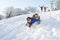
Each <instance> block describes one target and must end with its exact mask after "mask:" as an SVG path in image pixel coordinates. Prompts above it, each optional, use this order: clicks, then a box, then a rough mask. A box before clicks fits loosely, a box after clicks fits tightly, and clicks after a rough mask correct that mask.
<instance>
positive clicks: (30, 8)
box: [25, 6, 38, 13]
mask: <svg viewBox="0 0 60 40" xmlns="http://www.w3.org/2000/svg"><path fill="white" fill-rule="evenodd" d="M25 10H26V11H27V12H31V13H35V12H38V10H37V9H36V8H35V7H31V6H29V7H27V8H25Z"/></svg>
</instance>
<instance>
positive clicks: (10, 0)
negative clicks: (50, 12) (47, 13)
mask: <svg viewBox="0 0 60 40" xmlns="http://www.w3.org/2000/svg"><path fill="white" fill-rule="evenodd" d="M50 2H51V0H0V11H1V10H3V9H4V8H6V7H10V6H13V7H15V8H22V9H24V8H25V7H28V6H33V7H38V6H39V5H41V6H42V5H46V6H47V7H48V8H50ZM54 7H55V6H54Z"/></svg>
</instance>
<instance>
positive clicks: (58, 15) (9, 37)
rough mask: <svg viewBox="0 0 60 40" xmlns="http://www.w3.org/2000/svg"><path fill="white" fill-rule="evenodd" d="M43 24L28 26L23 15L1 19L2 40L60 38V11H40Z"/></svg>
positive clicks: (56, 39)
mask: <svg viewBox="0 0 60 40" xmlns="http://www.w3.org/2000/svg"><path fill="white" fill-rule="evenodd" d="M38 14H39V15H40V17H41V24H39V25H35V26H32V27H31V28H28V27H27V26H26V18H27V17H28V16H30V17H32V15H33V14H32V13H31V14H26V15H21V16H17V17H13V18H9V19H4V20H1V21H0V40H60V11H52V12H42V13H38Z"/></svg>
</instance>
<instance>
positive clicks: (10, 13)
mask: <svg viewBox="0 0 60 40" xmlns="http://www.w3.org/2000/svg"><path fill="white" fill-rule="evenodd" d="M13 11H14V8H13V7H8V8H5V10H4V13H5V14H6V18H10V17H12V16H13V15H12V14H13Z"/></svg>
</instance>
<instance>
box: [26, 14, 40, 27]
mask: <svg viewBox="0 0 60 40" xmlns="http://www.w3.org/2000/svg"><path fill="white" fill-rule="evenodd" d="M26 20H27V24H26V25H27V26H28V27H31V26H32V25H34V24H40V22H41V20H40V16H39V15H38V14H37V13H36V14H34V15H33V16H32V17H27V19H26Z"/></svg>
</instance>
